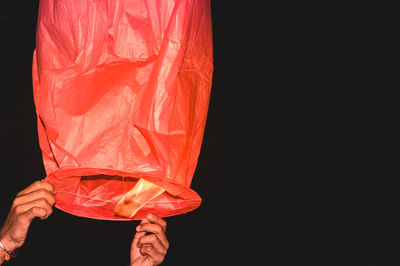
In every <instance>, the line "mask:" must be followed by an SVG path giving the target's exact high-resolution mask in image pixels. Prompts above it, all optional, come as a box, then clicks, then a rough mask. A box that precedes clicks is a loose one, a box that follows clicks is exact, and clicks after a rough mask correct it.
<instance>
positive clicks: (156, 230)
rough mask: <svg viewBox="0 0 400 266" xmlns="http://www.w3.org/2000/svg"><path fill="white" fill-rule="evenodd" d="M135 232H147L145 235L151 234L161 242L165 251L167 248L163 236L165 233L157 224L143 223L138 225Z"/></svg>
mask: <svg viewBox="0 0 400 266" xmlns="http://www.w3.org/2000/svg"><path fill="white" fill-rule="evenodd" d="M136 230H138V231H139V232H147V233H152V234H154V235H156V236H157V238H158V239H159V240H160V241H161V243H162V244H163V245H164V247H165V248H166V249H168V248H169V243H168V240H167V236H166V235H165V232H164V230H163V228H162V227H161V225H159V224H152V223H145V224H141V225H139V226H138V227H137V228H136Z"/></svg>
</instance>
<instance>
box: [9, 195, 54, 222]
mask: <svg viewBox="0 0 400 266" xmlns="http://www.w3.org/2000/svg"><path fill="white" fill-rule="evenodd" d="M35 207H37V208H40V209H43V210H45V214H44V215H42V216H40V217H41V218H42V219H46V218H47V217H49V216H50V215H51V214H52V213H53V209H52V207H51V205H50V204H49V203H48V202H47V200H46V199H44V198H39V199H36V200H33V201H29V202H26V203H24V204H20V205H18V206H16V207H15V208H14V211H15V214H16V215H20V214H23V213H26V212H27V211H29V210H31V209H32V208H35Z"/></svg>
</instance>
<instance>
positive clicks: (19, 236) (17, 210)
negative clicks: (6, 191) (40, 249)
mask: <svg viewBox="0 0 400 266" xmlns="http://www.w3.org/2000/svg"><path fill="white" fill-rule="evenodd" d="M55 193H56V191H55V188H54V186H53V185H52V184H50V183H48V182H45V181H36V182H35V183H33V184H32V185H30V186H29V187H27V188H26V189H24V190H22V191H21V192H19V193H18V194H17V196H16V197H15V199H14V202H13V204H12V206H11V210H10V213H9V214H8V217H7V219H6V221H5V223H4V225H3V228H2V229H1V231H0V241H1V243H2V244H3V245H4V247H5V248H6V249H7V250H8V251H14V250H15V249H17V248H19V247H21V246H22V245H23V244H24V242H25V238H26V234H27V233H28V229H29V226H30V224H31V222H32V220H33V219H34V218H35V217H39V218H40V219H42V220H44V219H47V217H49V216H50V214H51V213H52V212H53V209H52V207H53V205H54V204H55V202H56V199H55V197H54V195H55Z"/></svg>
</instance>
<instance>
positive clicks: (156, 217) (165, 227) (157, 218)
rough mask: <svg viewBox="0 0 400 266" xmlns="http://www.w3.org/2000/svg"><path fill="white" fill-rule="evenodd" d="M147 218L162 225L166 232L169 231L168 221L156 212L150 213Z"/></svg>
mask: <svg viewBox="0 0 400 266" xmlns="http://www.w3.org/2000/svg"><path fill="white" fill-rule="evenodd" d="M146 218H147V219H148V220H149V221H150V222H152V223H155V224H158V225H160V226H161V228H162V229H163V231H164V232H166V231H167V222H166V221H165V220H164V219H162V218H161V217H159V216H157V215H156V214H153V213H149V214H148V215H147V216H146Z"/></svg>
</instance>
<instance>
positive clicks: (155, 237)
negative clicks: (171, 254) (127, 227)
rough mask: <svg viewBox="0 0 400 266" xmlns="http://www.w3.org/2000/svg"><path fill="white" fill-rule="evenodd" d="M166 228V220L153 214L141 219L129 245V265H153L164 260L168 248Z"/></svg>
mask: <svg viewBox="0 0 400 266" xmlns="http://www.w3.org/2000/svg"><path fill="white" fill-rule="evenodd" d="M166 230H167V222H166V221H165V220H163V219H161V218H160V217H158V216H157V215H155V214H149V215H147V217H146V218H144V219H143V220H142V221H141V223H140V224H139V225H138V226H137V227H136V231H137V232H136V234H135V236H134V238H133V241H132V245H131V266H155V265H159V264H161V263H162V262H163V261H164V258H165V255H167V250H168V248H169V243H168V240H167V237H166V234H165V232H166ZM146 233H150V234H147V235H146Z"/></svg>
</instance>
